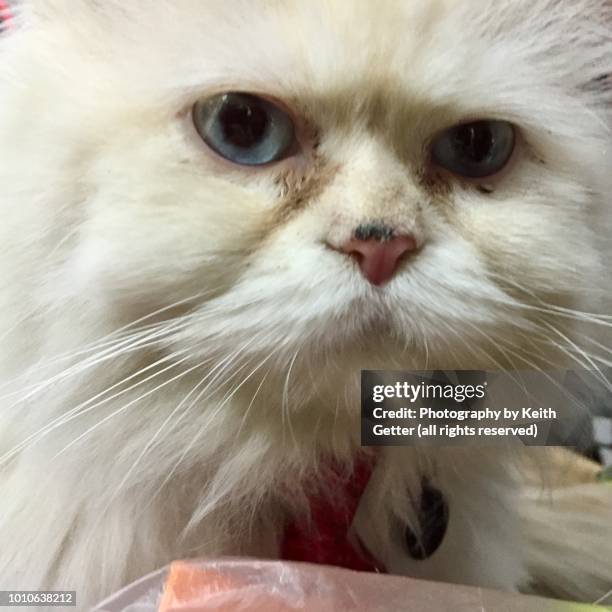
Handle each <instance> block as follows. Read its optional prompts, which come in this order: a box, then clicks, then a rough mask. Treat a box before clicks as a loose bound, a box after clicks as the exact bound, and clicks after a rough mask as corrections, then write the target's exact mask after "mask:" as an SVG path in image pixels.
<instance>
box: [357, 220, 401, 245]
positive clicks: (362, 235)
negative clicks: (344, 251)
mask: <svg viewBox="0 0 612 612" xmlns="http://www.w3.org/2000/svg"><path fill="white" fill-rule="evenodd" d="M394 233H395V230H394V229H393V228H392V227H389V226H388V225H387V224H385V223H383V222H382V221H372V222H370V223H362V224H361V225H360V226H359V227H358V228H357V229H356V230H355V239H356V240H378V241H379V242H386V241H388V240H391V238H393V235H394Z"/></svg>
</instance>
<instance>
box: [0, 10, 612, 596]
mask: <svg viewBox="0 0 612 612" xmlns="http://www.w3.org/2000/svg"><path fill="white" fill-rule="evenodd" d="M11 24H12V25H11V27H10V28H9V30H7V31H6V32H4V34H3V35H2V40H1V41H0V206H1V214H0V219H1V221H0V245H1V246H0V283H1V286H2V289H1V293H0V337H1V338H2V341H1V342H2V343H1V351H0V382H1V383H2V387H1V389H0V393H1V398H0V403H1V410H0V492H1V499H2V501H1V508H0V588H2V589H9V588H10V589H38V588H56V589H60V588H62V589H70V590H73V589H76V590H77V591H78V597H79V600H80V605H81V606H87V605H89V604H91V603H92V602H94V601H95V600H96V599H98V598H101V597H103V596H105V595H107V594H109V593H110V592H112V591H113V590H114V589H117V588H119V587H121V586H122V585H124V584H126V583H127V582H128V581H130V580H133V579H136V578H138V577H140V576H142V575H144V574H145V573H147V572H149V571H151V570H154V569H156V568H158V567H161V566H163V565H164V564H166V563H168V562H169V561H171V560H172V559H176V558H183V557H192V556H209V555H226V554H232V555H233V554H240V555H257V556H268V557H275V556H277V555H278V554H279V553H278V550H279V542H280V540H281V534H282V531H283V525H284V524H285V523H286V521H288V520H291V518H292V517H297V516H299V515H300V512H301V511H303V510H304V508H305V507H306V495H305V492H304V486H303V485H304V483H305V482H306V481H309V479H311V478H312V475H313V474H316V473H317V470H318V469H319V468H320V466H321V465H324V464H325V463H326V462H327V461H331V460H332V459H335V460H339V461H340V462H343V463H346V464H347V465H350V463H351V460H352V458H353V457H354V456H355V454H356V453H357V452H358V451H359V422H360V421H359V393H358V392H359V386H358V382H359V370H360V369H361V368H364V369H365V368H378V369H384V368H387V369H429V368H434V367H435V368H440V369H465V368H470V369H475V368H482V369H497V368H517V369H520V368H523V369H525V368H537V367H543V366H544V365H548V366H550V365H551V364H552V365H580V366H587V367H588V366H593V367H595V366H604V365H609V363H610V353H611V351H610V347H611V345H610V343H609V340H607V335H606V334H607V331H608V329H609V328H610V325H611V323H612V321H611V319H610V317H609V316H606V313H609V312H610V310H609V308H610V306H609V304H610V300H609V298H610V296H611V294H612V286H611V284H610V274H609V267H610V263H611V262H612V258H611V256H610V248H609V239H608V232H609V231H610V230H609V228H610V219H611V218H612V214H611V213H612V209H611V208H610V201H609V200H610V197H609V194H610V193H612V165H611V164H612V159H611V155H610V154H611V153H612V147H611V145H612V135H611V131H610V130H611V127H612V119H611V117H612V113H611V110H612V106H611V103H612V92H611V90H610V87H609V83H608V81H607V75H609V74H612V7H611V5H610V3H609V2H607V1H606V0H385V1H383V2H372V1H371V0H357V1H351V2H349V1H347V0H288V1H287V2H279V1H277V0H230V1H228V0H205V1H204V0H167V1H166V0H163V1H162V0H105V1H103V2H96V1H94V0H89V1H88V0H24V2H23V3H22V4H21V5H20V9H19V14H18V15H17V16H16V18H15V19H14V20H13V21H12V22H11ZM531 455H532V458H534V459H535V460H534V461H533V462H532V463H534V464H538V463H540V464H542V465H547V464H546V463H545V461H546V460H545V457H544V455H543V454H542V453H536V452H535V451H532V452H531ZM534 456H535V457H534ZM542 462H544V463H542ZM520 465H521V464H520V463H519V461H518V459H517V458H516V457H515V456H512V455H511V454H510V453H507V452H504V451H502V450H495V449H482V450H480V451H476V450H474V449H463V450H462V449H454V450H452V449H444V448H434V449H429V450H428V449H410V448H406V449H384V450H383V451H382V452H381V453H380V456H379V457H378V462H377V467H376V470H375V472H374V474H373V476H372V479H371V481H370V484H369V486H368V489H367V491H366V493H365V494H364V496H363V498H362V500H361V506H360V508H359V511H358V514H357V517H356V519H355V525H354V527H355V529H356V531H357V533H358V534H359V535H360V537H361V539H362V540H363V541H364V542H365V543H366V544H367V546H368V548H369V550H370V552H371V553H372V554H373V555H374V556H375V557H376V558H377V559H379V560H380V561H381V562H382V563H384V565H385V566H386V568H387V569H388V570H389V571H391V572H394V573H404V574H407V575H411V576H416V577H421V578H429V579H435V580H445V581H454V582H463V583H469V584H477V585H481V586H487V587H495V588H502V589H524V590H529V589H536V590H539V592H546V593H551V594H555V595H558V596H564V597H573V598H582V599H591V600H595V599H596V598H597V597H600V596H601V595H602V594H603V593H604V592H605V591H606V590H608V589H610V588H611V587H612V537H610V535H611V534H612V506H606V502H605V500H603V501H602V499H601V498H602V497H605V495H606V494H607V495H608V500H610V499H612V495H610V494H609V493H608V490H607V489H605V487H603V486H599V488H595V487H596V485H593V487H592V488H587V489H585V490H586V491H589V492H590V493H591V494H592V496H593V497H592V499H590V498H589V499H587V498H586V497H582V498H580V499H578V498H577V494H576V495H575V496H574V498H572V497H571V495H570V494H569V493H568V492H567V491H569V489H568V490H567V491H565V492H564V495H561V494H559V493H558V492H557V493H554V492H553V493H551V494H550V495H548V493H547V492H546V490H543V493H542V495H538V494H535V495H531V496H530V495H528V494H527V493H526V492H525V491H524V490H523V485H522V484H521V478H522V477H523V475H524V472H523V471H522V468H521V467H520ZM424 479H426V481H427V482H431V483H433V484H434V485H435V487H436V488H437V490H439V491H441V492H442V493H443V495H444V499H445V500H446V504H447V506H448V510H449V518H448V528H447V533H446V535H445V537H444V539H443V541H442V542H441V545H440V546H439V548H438V549H437V550H436V551H435V552H434V554H431V556H429V558H427V559H420V560H419V559H415V558H413V556H412V555H411V554H410V551H409V549H408V548H409V547H407V545H406V542H405V538H403V537H402V536H401V529H400V531H399V533H400V535H398V530H397V526H398V525H412V526H413V527H414V526H415V525H418V521H417V520H416V518H415V517H416V516H417V514H418V508H417V506H418V500H419V496H420V494H421V493H420V491H421V486H422V483H423V482H424ZM581 495H582V494H581ZM586 495H587V494H586V493H584V496H586ZM568 496H569V497H568ZM598 504H599V505H598ZM606 521H608V523H607V524H606ZM416 531H417V533H416V536H417V537H419V533H418V527H417V528H416ZM606 536H607V537H606Z"/></svg>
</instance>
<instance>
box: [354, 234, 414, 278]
mask: <svg viewBox="0 0 612 612" xmlns="http://www.w3.org/2000/svg"><path fill="white" fill-rule="evenodd" d="M416 250H417V243H416V240H415V239H414V238H412V237H411V236H395V237H393V238H390V239H389V240H382V241H381V240H375V239H373V238H372V239H369V240H359V239H357V238H354V239H353V240H350V241H349V242H347V243H346V244H345V245H344V246H343V247H342V251H343V252H344V253H346V254H347V255H351V256H352V257H354V258H355V259H356V260H357V263H358V264H359V267H360V268H361V273H362V274H363V275H364V276H365V277H366V278H367V279H368V280H369V281H370V282H371V283H372V284H373V285H376V286H377V287H378V286H380V285H384V284H385V283H388V282H389V281H390V280H391V279H392V278H393V275H394V274H395V271H396V270H397V267H398V266H399V264H400V261H401V260H402V258H403V257H404V256H405V255H406V254H407V253H413V252H414V251H416Z"/></svg>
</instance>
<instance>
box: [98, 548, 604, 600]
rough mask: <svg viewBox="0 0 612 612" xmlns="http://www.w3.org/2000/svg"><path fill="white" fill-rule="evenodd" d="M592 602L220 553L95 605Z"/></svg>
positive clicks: (174, 568) (160, 574)
mask: <svg viewBox="0 0 612 612" xmlns="http://www.w3.org/2000/svg"><path fill="white" fill-rule="evenodd" d="M601 609H602V608H597V607H594V606H588V605H581V604H573V603H563V602H558V601H553V600H547V599H541V598H538V597H526V596H522V595H513V594H507V593H497V592H495V591H488V590H484V589H479V588H473V587H465V586H456V585H449V584H442V583H433V582H424V581H420V580H412V579H409V578H403V577H398V576H389V575H383V574H373V573H362V572H353V571H349V570H343V569H339V568H335V567H327V566H320V565H308V564H302V563H284V562H275V561H255V560H250V559H222V560H218V561H177V562H175V563H173V564H172V565H171V566H170V567H168V568H165V569H163V570H160V571H159V572H156V573H155V574H151V575H150V576H147V577H146V578H143V579H142V580H140V581H138V582H137V583H135V584H134V585H132V586H131V587H128V588H126V589H124V590H123V591H121V592H120V593H119V594H117V595H116V596H114V597H111V598H110V599H108V600H107V601H105V602H103V603H102V604H100V605H99V606H98V607H96V608H95V612H196V611H197V612H243V611H244V612H247V611H248V612H291V611H294V610H299V611H302V610H307V611H308V612H344V611H347V612H349V611H360V612H361V611H363V612H399V611H402V612H404V611H408V612H410V611H413V610H414V611H415V612H422V611H427V612H448V611H449V610H452V611H453V612H455V611H457V612H460V611H462V610H465V611H472V610H473V611H475V612H476V611H477V612H486V611H495V612H497V611H500V610H518V611H523V612H548V611H550V612H582V611H588V610H601Z"/></svg>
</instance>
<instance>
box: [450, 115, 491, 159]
mask: <svg viewBox="0 0 612 612" xmlns="http://www.w3.org/2000/svg"><path fill="white" fill-rule="evenodd" d="M494 145H495V142H494V137H493V133H492V131H491V128H490V127H489V125H488V124H487V123H485V122H482V123H473V124H470V125H464V126H462V127H460V128H459V129H458V130H457V132H456V134H455V139H454V146H455V149H456V151H457V152H458V153H459V154H460V156H461V158H463V159H466V160H469V161H471V162H475V163H482V162H484V161H486V160H487V159H488V158H489V156H490V155H491V151H492V150H493V147H494Z"/></svg>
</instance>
